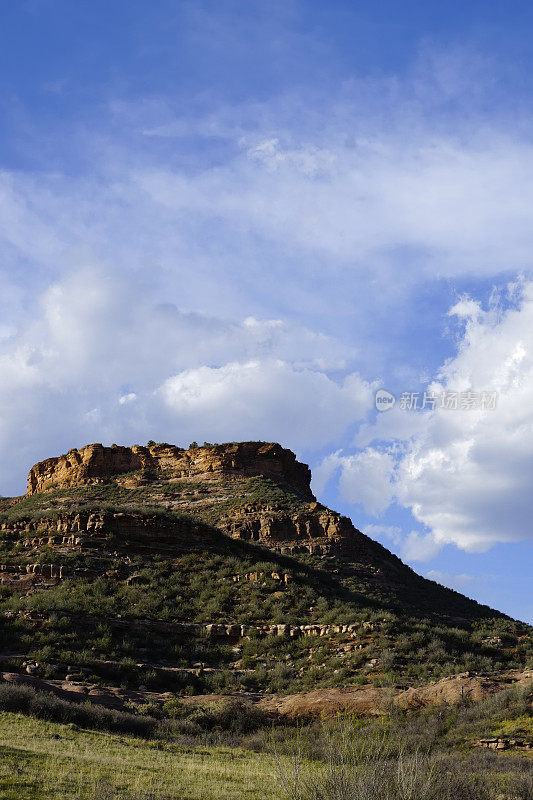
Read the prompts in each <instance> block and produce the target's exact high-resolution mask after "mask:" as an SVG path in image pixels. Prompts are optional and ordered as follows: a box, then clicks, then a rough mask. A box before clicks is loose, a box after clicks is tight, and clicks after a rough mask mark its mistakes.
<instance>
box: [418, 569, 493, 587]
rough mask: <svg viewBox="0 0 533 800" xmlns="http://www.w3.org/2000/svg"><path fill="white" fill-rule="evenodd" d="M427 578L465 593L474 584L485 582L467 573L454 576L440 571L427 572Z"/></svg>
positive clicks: (431, 570)
mask: <svg viewBox="0 0 533 800" xmlns="http://www.w3.org/2000/svg"><path fill="white" fill-rule="evenodd" d="M426 578H429V579H430V580H432V581H436V582H437V583H440V584H442V585H443V586H448V587H449V588H450V589H455V591H456V592H464V591H465V590H466V589H467V588H468V587H469V586H470V585H471V584H472V583H475V582H477V581H480V580H483V578H479V577H478V576H476V575H469V574H468V573H467V572H461V573H459V574H458V575H452V574H450V573H449V572H442V571H441V570H438V569H430V570H429V571H428V572H426Z"/></svg>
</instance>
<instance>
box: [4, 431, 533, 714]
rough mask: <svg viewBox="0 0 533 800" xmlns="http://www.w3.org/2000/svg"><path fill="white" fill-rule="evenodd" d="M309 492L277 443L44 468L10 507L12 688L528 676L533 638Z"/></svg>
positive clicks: (113, 451)
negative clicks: (27, 678)
mask: <svg viewBox="0 0 533 800" xmlns="http://www.w3.org/2000/svg"><path fill="white" fill-rule="evenodd" d="M310 477H311V475H310V471H309V468H308V467H307V466H306V465H304V464H301V463H299V462H298V461H297V460H296V458H295V456H294V454H293V453H292V452H291V451H289V450H286V449H284V448H282V447H281V446H280V445H278V444H269V443H263V442H242V443H230V444H224V445H208V444H206V445H204V446H203V447H191V448H189V449H187V450H184V449H182V448H179V447H175V446H172V445H169V444H155V443H149V445H147V446H146V447H144V446H133V447H131V448H130V447H118V446H113V447H103V446H102V445H99V444H93V445H88V446H86V447H84V448H81V449H80V450H71V451H69V453H67V454H66V455H62V456H59V457H57V458H50V459H47V460H46V461H43V462H40V463H39V464H36V465H35V466H34V467H32V469H31V470H30V473H29V476H28V491H27V494H26V495H25V496H23V497H18V498H3V499H2V500H1V501H0V537H1V538H0V547H1V551H0V612H1V618H0V623H1V626H2V630H1V633H2V639H1V641H2V652H1V653H0V657H1V659H2V662H3V671H4V676H5V677H6V678H8V676H11V677H9V680H14V677H13V676H16V675H17V674H20V673H24V674H26V675H31V676H33V677H35V678H36V679H40V680H41V681H50V682H56V683H57V685H61V683H62V682H63V683H65V685H66V684H70V688H71V689H72V688H73V687H74V686H76V685H79V686H83V685H90V686H92V687H93V688H92V690H91V691H92V692H93V694H92V695H91V696H92V697H93V698H94V699H95V700H97V699H98V696H99V694H98V693H99V691H100V692H101V693H102V696H103V695H105V692H106V691H107V689H113V690H114V689H116V690H117V691H118V690H127V691H134V690H140V691H141V692H150V691H152V692H157V693H165V692H172V693H178V694H183V695H197V694H206V693H235V692H242V691H246V692H248V693H254V692H255V693H273V692H274V693H285V694H287V693H293V692H301V691H311V690H316V689H320V688H327V687H342V686H348V685H351V686H354V685H359V684H367V683H373V684H374V685H375V686H396V687H398V688H401V687H404V688H405V687H408V686H417V685H421V684H423V683H424V682H430V681H434V680H438V679H442V678H445V677H446V676H450V675H455V674H459V673H463V672H466V671H478V672H491V673H493V674H497V673H501V674H502V676H503V675H504V674H508V673H509V670H521V669H524V668H525V667H526V666H527V665H528V664H530V665H531V659H532V654H533V640H532V636H531V629H530V628H528V627H527V626H526V625H524V624H522V623H519V622H516V621H514V620H511V619H509V618H507V617H505V616H504V615H502V614H499V613H498V612H496V611H493V610H491V609H489V608H488V607H486V606H481V605H479V604H477V603H476V602H475V601H473V600H469V599H468V598H466V597H464V596H463V595H461V594H458V593H457V592H454V591H452V590H450V589H446V588H444V587H442V586H439V585H438V584H436V583H434V582H432V581H428V580H426V579H424V578H422V577H420V576H418V575H417V574H416V573H415V572H413V570H411V569H410V568H409V567H407V566H406V565H404V564H403V563H402V562H401V561H400V560H399V559H398V558H397V557H396V556H394V555H393V554H392V553H390V552H389V551H388V550H386V549H385V548H384V547H382V546H381V545H380V544H378V543H377V542H374V541H373V540H372V539H370V538H369V537H367V536H365V535H364V533H362V532H361V531H359V530H357V529H356V528H355V527H354V525H353V524H352V522H351V521H350V520H349V519H347V518H346V517H343V516H341V515H340V514H338V513H336V512H335V511H332V510H330V509H327V508H325V507H324V506H323V505H321V504H320V503H318V502H317V501H316V498H315V497H314V496H313V494H312V492H311V489H310ZM506 671H507V672H506ZM85 694H87V692H86V693H85Z"/></svg>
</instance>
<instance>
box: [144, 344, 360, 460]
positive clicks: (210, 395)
mask: <svg viewBox="0 0 533 800" xmlns="http://www.w3.org/2000/svg"><path fill="white" fill-rule="evenodd" d="M158 394H159V396H160V397H161V398H162V399H163V401H164V403H165V405H166V407H167V409H168V410H169V412H170V413H171V414H172V417H174V418H175V419H176V420H178V421H179V424H180V426H183V427H184V428H185V429H187V430H198V431H200V430H201V431H202V432H204V431H205V433H206V434H207V435H208V438H213V437H214V438H217V437H218V439H220V438H221V437H222V438H226V439H227V438H229V439H234V438H241V439H266V440H269V439H271V438H272V436H273V432H275V435H276V438H278V439H280V440H281V441H283V442H285V443H287V444H292V446H293V447H297V448H298V449H302V448H314V447H319V446H320V445H322V444H323V443H324V442H328V441H331V440H334V439H336V438H338V437H339V436H341V435H342V434H343V433H344V431H345V429H346V428H347V427H348V425H349V424H350V423H351V422H353V421H355V420H359V419H362V418H364V417H365V415H366V413H367V411H368V409H369V407H370V405H371V402H372V394H371V387H370V386H369V384H368V383H365V382H364V381H362V380H361V379H360V377H359V376H358V375H356V374H354V375H349V376H348V377H347V378H346V379H345V380H344V381H343V382H342V383H341V384H339V383H337V382H335V381H333V380H331V379H330V378H329V377H328V376H327V375H325V374H324V373H323V372H317V371H315V370H310V369H298V368H295V367H294V365H292V364H288V363H287V362H284V361H279V360H268V361H248V362H245V363H238V362H234V363H229V364H226V365H224V366H222V367H218V368H212V367H199V368H198V369H193V370H186V371H185V372H182V373H180V374H178V375H175V376H173V377H171V378H169V379H168V380H166V381H165V383H164V384H163V385H162V387H161V388H160V389H159V391H158Z"/></svg>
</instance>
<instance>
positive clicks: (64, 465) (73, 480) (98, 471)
mask: <svg viewBox="0 0 533 800" xmlns="http://www.w3.org/2000/svg"><path fill="white" fill-rule="evenodd" d="M129 472H139V473H141V477H143V476H144V477H151V476H155V477H158V478H167V479H172V478H174V479H175V478H178V479H179V478H195V479H199V478H203V479H206V480H209V479H217V478H219V477H220V476H221V475H224V476H225V477H227V478H231V477H251V476H256V475H258V476H263V477H267V478H272V479H274V480H280V481H283V483H284V484H285V485H287V486H288V487H290V488H292V489H294V490H295V491H297V492H299V493H301V494H302V495H303V496H304V497H305V498H307V499H309V500H314V497H313V494H312V492H311V489H310V481H311V472H310V470H309V467H308V466H307V464H302V463H300V462H299V461H297V460H296V456H295V455H294V453H293V452H292V451H291V450H287V449H285V448H283V447H281V445H279V444H276V443H268V442H239V443H233V442H231V443H229V444H220V445H219V444H217V445H210V446H205V447H195V448H189V449H188V450H184V449H182V448H181V447H177V446H175V445H171V444H165V443H163V444H153V445H149V446H146V447H144V446H142V445H133V446H132V447H121V446H119V445H113V446H112V447H104V446H103V445H102V444H88V445H86V446H85V447H81V448H80V449H79V450H77V449H75V448H74V449H72V450H69V452H68V453H66V454H65V455H61V456H57V457H55V458H48V459H46V460H45V461H40V462H39V463H37V464H35V465H34V466H33V467H32V468H31V470H30V472H29V475H28V489H27V493H28V494H30V495H32V494H35V493H37V492H41V491H45V490H47V489H52V488H56V487H69V486H84V485H87V484H92V483H98V482H101V481H105V480H108V479H109V478H112V477H114V476H116V475H119V474H121V473H129Z"/></svg>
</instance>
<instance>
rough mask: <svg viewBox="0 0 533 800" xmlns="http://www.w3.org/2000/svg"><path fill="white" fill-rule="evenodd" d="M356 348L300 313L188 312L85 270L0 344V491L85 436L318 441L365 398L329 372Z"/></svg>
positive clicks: (353, 414) (354, 383) (366, 391)
mask: <svg viewBox="0 0 533 800" xmlns="http://www.w3.org/2000/svg"><path fill="white" fill-rule="evenodd" d="M351 356H352V351H351V349H350V348H349V347H347V346H345V345H343V344H341V343H339V342H337V341H336V340H335V339H333V338H332V337H328V336H324V335H322V334H317V333H314V332H312V331H310V330H307V329H306V328H304V327H303V326H299V325H296V324H294V323H290V322H286V321H282V320H259V319H256V318H252V317H247V318H245V319H244V320H243V321H242V322H235V321H232V320H225V319H222V318H215V317H211V316H207V315H202V314H194V313H184V312H182V311H180V310H179V309H178V308H176V307H175V306H173V305H171V304H158V303H157V302H154V299H153V296H152V295H151V293H149V292H147V291H146V288H145V286H143V285H142V284H140V285H139V284H137V283H134V282H132V281H129V282H126V281H124V280H122V279H121V278H119V277H111V276H110V275H108V274H106V273H104V272H102V270H99V269H96V268H85V269H81V270H79V271H77V272H75V273H72V274H71V275H70V276H69V277H68V278H66V279H64V280H63V281H60V282H56V283H54V284H53V285H51V286H49V287H48V288H47V289H46V291H44V293H43V294H42V296H41V298H40V301H39V303H38V305H37V312H36V313H35V315H34V316H33V318H32V320H31V321H30V322H29V323H27V324H26V325H21V326H20V330H19V331H18V333H16V334H14V335H13V334H12V335H10V336H9V337H7V338H4V339H3V340H1V341H0V451H1V452H3V453H9V457H8V458H4V459H3V460H2V461H0V490H1V491H2V493H4V494H7V493H9V492H13V491H18V492H20V491H21V490H22V487H23V481H24V477H25V474H26V472H27V470H28V468H29V467H30V466H31V465H32V463H33V462H34V461H36V460H38V459H40V458H44V457H48V456H50V455H53V454H55V453H56V452H61V451H64V450H66V449H68V448H70V447H72V446H80V445H83V444H85V443H87V442H89V441H104V442H106V441H107V442H109V443H111V442H119V441H120V442H122V441H123V442H134V441H140V442H142V441H145V440H147V439H148V438H156V439H158V440H171V441H172V440H174V441H176V442H177V443H181V444H188V442H189V441H191V440H192V439H195V438H196V439H202V440H203V439H204V438H205V439H210V440H212V441H221V440H223V439H226V440H234V439H241V438H261V439H266V440H273V439H274V440H275V439H280V440H282V441H283V442H284V443H285V444H286V445H288V446H290V447H293V448H297V449H300V450H304V449H306V448H307V449H308V448H312V447H321V446H324V445H326V444H327V443H328V442H332V441H335V440H336V439H337V438H339V437H340V436H341V435H342V434H343V432H344V430H345V428H346V427H347V426H349V425H351V424H354V423H356V422H357V421H359V420H360V419H362V418H364V417H365V416H366V414H367V411H368V409H369V408H370V407H371V404H372V386H371V385H370V384H368V383H367V382H365V381H364V380H363V379H361V378H360V377H359V376H358V375H357V373H353V372H352V373H349V374H348V375H347V376H345V377H344V378H342V379H334V378H333V377H331V375H330V374H329V372H328V370H332V369H333V370H337V369H338V367H339V364H341V365H345V363H346V358H347V357H350V358H351ZM206 363H208V364H210V365H211V366H205V364H206Z"/></svg>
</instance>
